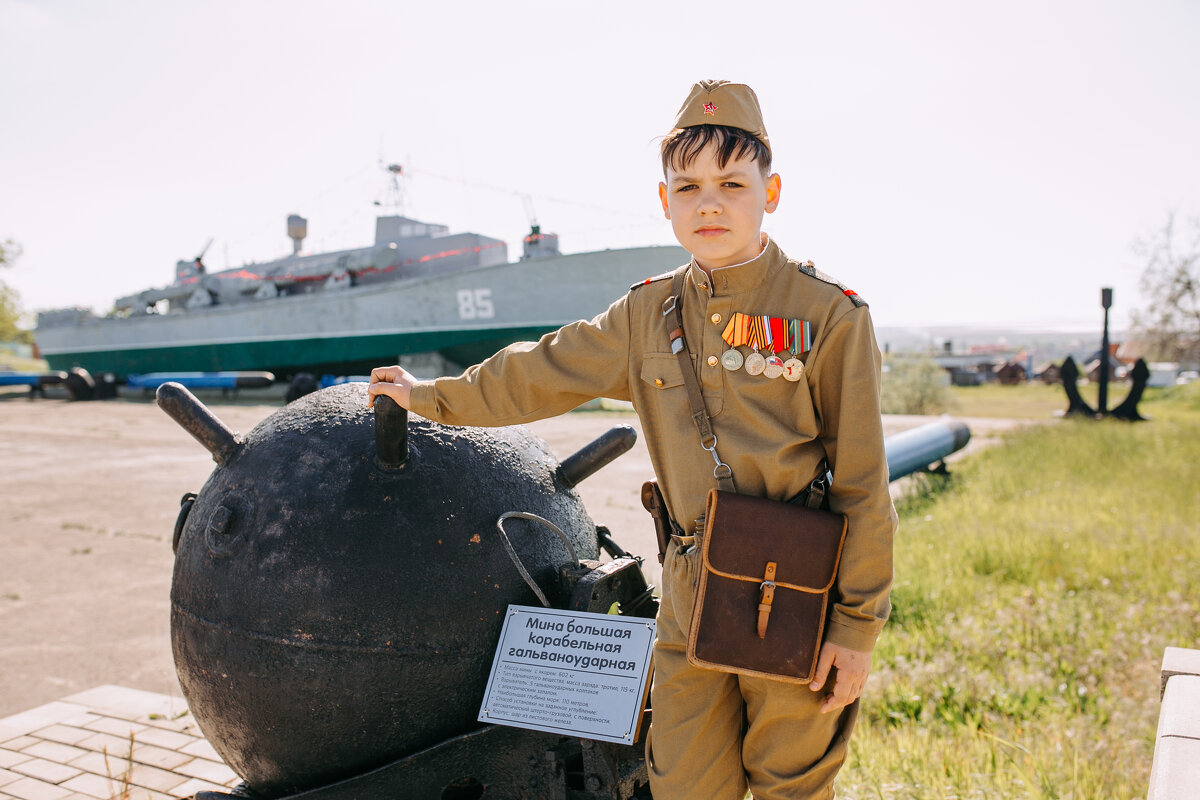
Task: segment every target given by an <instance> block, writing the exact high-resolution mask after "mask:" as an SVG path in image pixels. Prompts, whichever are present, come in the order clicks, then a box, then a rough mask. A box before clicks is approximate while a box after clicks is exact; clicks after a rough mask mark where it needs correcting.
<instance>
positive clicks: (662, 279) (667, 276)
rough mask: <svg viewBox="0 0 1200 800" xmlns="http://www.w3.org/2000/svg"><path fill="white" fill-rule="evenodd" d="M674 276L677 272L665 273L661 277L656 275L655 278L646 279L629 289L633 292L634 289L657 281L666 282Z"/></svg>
mask: <svg viewBox="0 0 1200 800" xmlns="http://www.w3.org/2000/svg"><path fill="white" fill-rule="evenodd" d="M676 269H678V268H676ZM674 274H675V270H671V271H670V272H664V273H663V274H661V275H655V276H654V277H653V278H646V279H645V280H644V281H638V282H637V283H635V284H633V285H632V286H630V287H629V291H631V292H632V291H633V290H634V289H636V288H638V287H639V286H645V285H646V284H648V283H654V282H655V281H665V280H666V279H667V278H669V277H671V276H672V275H674Z"/></svg>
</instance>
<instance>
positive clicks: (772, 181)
mask: <svg viewBox="0 0 1200 800" xmlns="http://www.w3.org/2000/svg"><path fill="white" fill-rule="evenodd" d="M782 188H783V184H782V182H781V181H780V180H779V173H778V172H774V173H772V174H770V175H768V176H767V204H766V206H764V209H765V210H766V212H767V213H768V214H773V213H774V212H775V209H777V208H779V192H780V191H781V190H782Z"/></svg>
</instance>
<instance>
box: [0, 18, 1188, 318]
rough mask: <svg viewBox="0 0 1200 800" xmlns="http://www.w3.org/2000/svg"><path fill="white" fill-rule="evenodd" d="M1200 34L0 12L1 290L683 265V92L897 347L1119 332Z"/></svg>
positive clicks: (1182, 151)
mask: <svg viewBox="0 0 1200 800" xmlns="http://www.w3.org/2000/svg"><path fill="white" fill-rule="evenodd" d="M1196 42H1200V3H1197V2H1194V0H1146V1H1145V2H1138V3H1130V2H1116V1H1115V0H1091V1H1088V2H1084V1H1082V0H1079V1H1077V0H1063V1H1062V2H1059V1H1057V0H1013V1H1011V2H1004V3H995V2H991V3H979V2H961V1H958V0H955V1H953V2H951V1H949V0H947V1H946V2H941V1H939V0H913V1H912V2H904V3H897V2H889V1H888V0H860V1H857V2H856V1H855V0H850V2H843V3H829V2H807V0H793V1H792V2H787V3H782V2H781V3H771V2H758V3H732V2H728V0H726V1H725V2H709V1H708V0H690V1H689V2H688V3H685V4H681V3H664V2H626V0H610V1H609V2H605V3H593V2H586V1H585V0H573V2H562V1H561V0H558V1H557V2H520V0H512V1H511V2H501V3H497V2H477V0H456V2H447V3H440V2H434V1H433V0H426V1H425V2H397V1H396V0H388V1H384V0H339V2H336V3H335V2H299V1H297V0H291V1H289V2H282V1H279V0H256V1H255V2H243V0H206V2H204V3H191V2H182V1H181V0H151V1H149V2H140V1H134V0H112V2H105V3H95V2H90V1H89V0H0V240H6V239H12V240H15V241H16V242H18V243H19V244H20V245H21V247H22V248H23V255H22V256H21V257H20V259H19V260H18V261H17V263H16V264H15V265H14V266H12V267H10V268H7V269H4V270H3V271H2V272H0V280H3V281H4V282H6V283H7V284H8V285H9V286H11V287H13V288H14V289H16V290H17V291H18V292H19V295H20V299H21V304H22V306H23V307H24V308H25V309H27V310H31V311H32V310H40V309H46V308H57V307H65V306H88V307H92V308H93V309H95V310H96V311H98V312H104V311H106V310H107V309H108V308H110V307H111V304H112V301H113V300H114V299H116V298H117V297H120V296H123V295H128V294H132V293H135V292H137V291H140V290H142V289H146V288H150V287H152V286H163V285H166V284H168V283H170V282H171V280H172V279H173V275H174V265H175V262H176V260H178V259H191V258H193V257H195V256H196V255H197V254H198V253H199V252H200V251H201V250H202V249H203V248H204V247H205V245H206V243H207V242H208V241H209V240H210V239H212V243H211V245H210V246H209V249H208V251H207V253H206V255H205V261H206V263H207V264H208V265H209V267H210V269H223V268H225V267H227V266H228V267H234V266H239V265H241V264H243V263H246V262H251V261H265V260H269V259H272V258H277V257H280V256H282V255H285V254H287V253H289V252H290V251H291V243H290V240H288V239H287V236H286V218H287V215H288V214H290V213H299V214H302V215H304V216H305V217H307V218H308V220H309V223H308V230H309V238H308V239H307V240H306V242H305V250H306V251H312V252H319V251H322V250H329V249H338V248H348V247H358V246H364V245H367V244H369V243H370V242H371V240H372V238H373V234H374V221H373V220H374V217H375V215H376V213H377V212H378V208H377V207H376V206H375V205H374V203H375V202H376V201H381V200H385V199H386V196H387V187H388V178H387V175H386V174H385V172H384V171H383V169H382V165H384V164H388V163H399V164H401V165H402V166H403V167H404V169H405V174H406V177H405V180H404V181H403V190H404V201H405V207H404V208H405V211H406V213H407V214H409V215H410V216H414V217H417V218H419V219H423V220H427V221H430V222H436V223H441V224H445V225H448V226H450V228H451V230H473V231H477V232H479V233H484V234H487V235H491V236H496V237H498V238H502V239H505V240H507V241H508V242H509V253H510V256H513V257H515V256H516V254H517V253H518V252H519V249H520V239H521V237H522V236H523V235H524V234H525V233H526V231H527V230H528V227H529V224H530V222H531V220H533V219H536V220H537V222H539V223H540V224H541V225H542V227H543V229H544V230H547V231H553V232H557V233H558V234H559V235H560V237H561V245H562V248H563V250H564V251H566V252H578V251H583V250H592V249H602V248H616V247H626V246H634V245H645V244H671V243H673V238H672V235H671V229H670V224H669V223H668V222H667V221H666V220H665V219H663V216H662V211H661V208H660V207H659V204H658V197H657V183H658V181H659V180H661V177H662V176H661V168H660V166H659V161H658V154H657V147H658V137H661V136H662V135H663V134H664V133H666V132H667V130H668V129H669V127H670V124H671V122H672V120H673V119H674V116H675V112H676V110H677V109H678V107H679V104H680V103H681V102H682V101H683V99H684V97H685V96H686V94H687V92H688V89H689V87H690V86H691V84H692V83H693V82H695V81H697V80H700V79H702V78H726V79H730V80H734V81H738V82H744V83H747V84H749V85H750V86H752V87H753V88H754V89H755V91H756V92H757V94H758V96H759V99H760V102H761V104H762V107H763V112H764V116H765V119H766V125H767V130H768V133H769V135H770V137H771V144H772V148H773V151H774V157H775V163H774V167H775V169H776V170H777V171H778V172H779V174H780V175H781V177H782V181H783V194H782V201H781V204H780V207H779V210H778V211H777V212H776V213H775V214H773V215H770V216H768V217H767V218H766V220H765V223H764V229H765V230H766V231H767V232H768V233H769V234H771V235H772V236H773V237H774V238H775V239H776V241H778V242H779V243H780V245H781V246H782V247H783V249H784V250H785V252H787V253H788V254H789V255H791V256H793V257H795V258H799V259H801V260H807V259H812V260H813V261H815V262H816V264H817V266H818V268H820V269H822V270H823V271H825V272H827V273H829V274H831V275H833V276H835V277H837V278H838V279H839V280H841V281H842V282H844V283H846V284H847V285H849V286H850V287H852V288H853V289H855V290H856V291H857V292H858V293H859V294H860V295H862V296H863V297H864V298H866V299H867V300H868V302H869V303H870V305H871V308H872V315H873V317H874V319H875V323H876V325H877V326H901V327H903V326H912V327H921V326H940V325H987V326H992V325H998V326H1005V327H1012V328H1027V329H1042V328H1045V329H1077V330H1088V329H1097V330H1098V328H1099V326H1100V324H1101V322H1102V319H1103V311H1102V309H1101V308H1100V289H1101V287H1105V286H1109V287H1113V289H1114V304H1113V309H1112V315H1113V316H1112V319H1113V324H1114V326H1116V327H1120V326H1122V325H1124V324H1126V323H1127V321H1128V318H1129V314H1130V312H1131V311H1132V310H1133V309H1135V308H1137V307H1138V306H1139V305H1140V304H1141V302H1142V301H1141V299H1140V297H1139V295H1138V291H1137V284H1138V278H1139V276H1140V274H1141V271H1142V264H1141V263H1139V259H1138V257H1137V256H1136V255H1135V253H1134V252H1133V250H1132V249H1131V245H1132V243H1133V242H1134V241H1135V240H1137V239H1138V238H1145V237H1148V236H1151V235H1153V234H1154V233H1155V232H1156V231H1157V230H1160V229H1161V228H1162V227H1163V225H1164V224H1165V222H1166V220H1167V218H1168V215H1169V214H1171V213H1174V214H1176V215H1177V216H1178V217H1179V218H1181V219H1187V218H1191V217H1200V47H1196Z"/></svg>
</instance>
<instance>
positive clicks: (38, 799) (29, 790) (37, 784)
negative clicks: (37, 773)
mask: <svg viewBox="0 0 1200 800" xmlns="http://www.w3.org/2000/svg"><path fill="white" fill-rule="evenodd" d="M4 793H5V794H8V795H12V796H13V797H16V798H18V800H66V798H67V797H68V796H69V795H70V794H71V791H70V790H68V789H64V788H62V787H61V786H55V785H54V784H53V783H46V782H45V781H39V780H38V779H37V778H22V779H21V780H19V781H14V782H13V783H10V784H8V785H6V786H5V787H4Z"/></svg>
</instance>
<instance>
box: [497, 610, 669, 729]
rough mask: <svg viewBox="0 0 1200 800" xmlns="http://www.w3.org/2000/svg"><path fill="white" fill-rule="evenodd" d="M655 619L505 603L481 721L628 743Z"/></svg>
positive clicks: (641, 703) (642, 693)
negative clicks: (501, 629) (507, 605)
mask: <svg viewBox="0 0 1200 800" xmlns="http://www.w3.org/2000/svg"><path fill="white" fill-rule="evenodd" d="M653 646H654V620H652V619H641V618H639V617H619V616H616V615H614V614H592V613H589V612H586V611H562V610H560V609H555V608H535V607H532V606H509V607H508V613H507V614H506V615H505V618H504V629H503V631H501V633H500V644H499V645H497V646H496V657H495V659H493V661H492V672H491V674H490V675H489V676H488V682H487V690H486V691H485V692H484V694H483V705H482V706H481V707H480V710H479V721H480V722H492V723H495V724H497V725H511V726H513V727H516V728H529V729H530V730H535V731H546V732H547V733H562V734H568V735H571V736H579V737H581V738H584V739H599V740H600V741H605V742H616V743H617V744H633V742H634V740H635V739H636V738H637V731H638V722H639V721H640V719H641V715H642V710H643V709H644V708H645V706H646V690H647V682H648V681H649V677H650V653H651V649H652V648H653Z"/></svg>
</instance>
